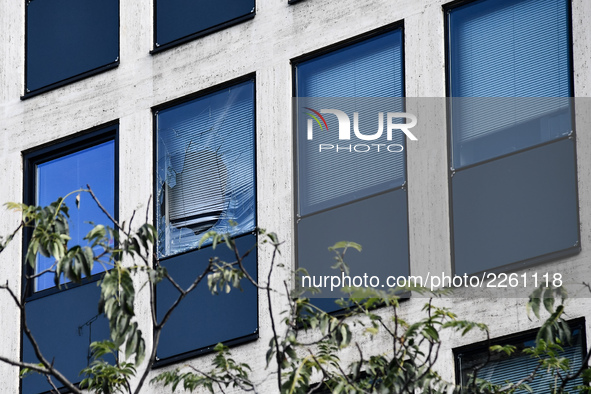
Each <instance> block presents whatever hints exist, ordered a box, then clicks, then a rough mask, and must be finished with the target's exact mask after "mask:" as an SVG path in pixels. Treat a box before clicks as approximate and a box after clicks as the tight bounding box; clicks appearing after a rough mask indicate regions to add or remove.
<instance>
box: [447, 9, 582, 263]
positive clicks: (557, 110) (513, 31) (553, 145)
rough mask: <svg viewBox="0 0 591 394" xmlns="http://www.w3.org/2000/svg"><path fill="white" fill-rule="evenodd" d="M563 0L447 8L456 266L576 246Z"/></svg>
mask: <svg viewBox="0 0 591 394" xmlns="http://www.w3.org/2000/svg"><path fill="white" fill-rule="evenodd" d="M569 7H570V1H568V0H541V1H537V0H518V1H508V0H502V1H499V0H478V1H474V2H470V3H468V4H463V5H461V6H458V7H454V8H450V9H448V10H447V26H448V70H449V74H448V89H449V94H450V96H452V98H451V99H450V107H449V108H450V111H449V113H450V117H451V137H450V144H451V158H450V161H451V163H450V167H451V171H450V175H451V181H450V182H451V189H452V190H451V191H452V193H451V194H452V233H453V254H454V264H455V272H456V273H457V274H464V273H468V274H472V273H477V272H482V271H485V270H491V269H503V268H501V267H504V268H507V267H508V266H514V267H515V264H518V263H519V264H520V266H522V265H529V264H534V263H535V262H538V261H540V260H549V259H552V258H556V257H560V256H562V255H564V254H572V253H576V252H578V250H579V232H578V227H579V225H578V205H577V204H578V202H577V201H578V200H577V185H576V163H575V138H574V124H573V121H572V115H571V114H572V105H571V101H570V98H569V97H570V96H572V71H571V44H570V27H569V26H570V22H569V21H570V9H569Z"/></svg>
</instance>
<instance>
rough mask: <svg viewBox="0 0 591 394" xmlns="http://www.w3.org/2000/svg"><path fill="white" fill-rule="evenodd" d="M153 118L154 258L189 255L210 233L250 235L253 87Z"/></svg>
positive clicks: (210, 97) (252, 224)
mask: <svg viewBox="0 0 591 394" xmlns="http://www.w3.org/2000/svg"><path fill="white" fill-rule="evenodd" d="M156 116H157V130H158V147H157V149H158V191H157V192H158V196H157V197H158V204H157V211H158V223H157V225H158V253H159V256H160V257H166V256H171V255H174V254H178V253H181V252H184V251H187V250H191V249H195V248H196V247H197V244H198V243H199V240H200V239H201V237H202V234H203V233H205V232H206V231H209V230H215V231H217V232H218V233H230V234H231V235H233V236H237V235H240V234H244V233H247V232H250V231H252V230H254V227H255V192H254V83H253V82H252V81H249V82H245V83H242V84H239V85H236V86H234V87H231V88H229V89H224V90H221V91H219V92H215V93H212V94H209V95H207V96H204V97H200V98H198V99H195V100H191V101H189V102H186V103H183V104H180V105H176V106H174V107H170V108H166V109H164V110H161V111H159V112H158V113H157V115H156Z"/></svg>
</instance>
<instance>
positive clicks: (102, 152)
mask: <svg viewBox="0 0 591 394" xmlns="http://www.w3.org/2000/svg"><path fill="white" fill-rule="evenodd" d="M36 180H37V182H36V201H35V203H36V204H37V205H49V204H51V203H52V202H54V201H55V200H57V198H58V197H65V196H66V195H67V194H68V193H71V192H73V191H75V190H78V189H86V185H90V187H91V188H92V189H93V191H94V193H95V194H96V196H97V197H98V199H99V200H100V201H101V204H102V205H103V206H104V207H105V209H107V211H109V213H110V214H111V215H114V214H115V141H113V140H111V141H107V142H104V143H102V144H99V145H95V146H92V147H90V148H86V149H83V150H80V151H77V152H74V153H71V154H69V155H65V156H62V157H59V158H56V159H53V160H50V161H47V162H44V163H39V164H37V165H36ZM77 194H78V193H76V194H72V195H70V196H69V197H67V198H66V200H65V202H66V204H67V205H68V207H69V208H70V210H69V213H70V222H69V223H70V236H71V237H72V239H71V240H70V241H69V244H70V245H84V244H86V241H83V238H84V236H85V235H86V234H87V233H88V231H90V230H91V229H92V227H93V225H92V224H90V223H89V222H94V223H95V224H101V223H103V224H108V223H109V219H108V217H107V216H106V215H105V214H104V213H103V212H102V211H101V210H100V208H98V207H97V205H96V204H95V202H94V201H93V200H92V197H91V196H90V195H89V194H88V193H80V208H79V209H77V208H76V202H75V199H76V195H77ZM52 264H53V261H52V260H50V259H49V258H44V257H40V258H39V260H38V263H37V272H41V271H43V270H45V269H47V268H49V267H50V266H51V265H52ZM103 270H104V267H103V266H102V265H100V264H95V265H94V267H93V273H98V272H101V271H103ZM53 278H54V276H53V274H52V273H47V274H44V275H42V276H40V277H38V278H37V280H36V286H35V289H36V290H43V289H47V288H49V287H52V286H54V279H53Z"/></svg>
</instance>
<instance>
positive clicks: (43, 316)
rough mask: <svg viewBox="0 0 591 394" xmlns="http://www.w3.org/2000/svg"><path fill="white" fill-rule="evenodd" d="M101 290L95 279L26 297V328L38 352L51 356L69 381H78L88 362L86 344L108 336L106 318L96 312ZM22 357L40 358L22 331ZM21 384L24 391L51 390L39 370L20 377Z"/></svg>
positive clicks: (32, 360)
mask: <svg viewBox="0 0 591 394" xmlns="http://www.w3.org/2000/svg"><path fill="white" fill-rule="evenodd" d="M100 291H101V289H100V287H97V286H96V283H90V284H87V285H85V286H77V287H75V288H72V289H69V290H67V291H61V292H58V293H55V294H52V295H51V296H48V297H43V298H38V299H35V300H32V301H27V318H28V324H29V328H30V329H31V331H32V332H33V335H34V336H35V339H36V340H37V343H38V344H39V346H40V348H41V352H42V353H43V354H44V355H45V356H46V357H48V358H49V359H50V360H53V363H54V366H55V367H56V368H57V369H58V370H59V371H60V372H61V373H63V374H64V375H65V377H66V378H68V379H69V380H70V381H71V382H79V381H80V380H81V377H80V376H79V375H78V374H79V373H80V371H81V370H82V369H83V368H85V367H87V366H88V365H89V363H90V359H89V350H88V345H89V344H90V343H91V342H94V341H102V340H105V339H109V337H110V334H109V321H108V320H107V319H106V318H105V317H104V316H103V315H97V309H96V305H97V302H98V300H99V297H100ZM23 361H25V362H29V363H34V364H36V363H38V362H39V361H38V360H37V357H36V356H35V352H34V351H33V347H32V346H31V344H30V342H29V340H28V339H27V338H26V337H25V335H24V334H23ZM112 361H113V360H112ZM54 382H55V383H56V385H57V386H58V387H60V386H61V384H60V383H59V382H57V381H55V380H54ZM22 387H23V390H22V392H23V393H27V394H30V393H40V392H45V391H49V390H51V386H50V385H49V383H48V382H47V380H46V379H45V377H44V376H42V375H39V374H31V375H29V376H27V377H26V378H25V379H23V381H22Z"/></svg>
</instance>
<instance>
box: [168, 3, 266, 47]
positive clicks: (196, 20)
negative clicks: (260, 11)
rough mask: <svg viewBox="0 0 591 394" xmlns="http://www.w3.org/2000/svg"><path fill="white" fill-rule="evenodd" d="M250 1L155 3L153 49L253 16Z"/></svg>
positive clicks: (252, 6)
mask: <svg viewBox="0 0 591 394" xmlns="http://www.w3.org/2000/svg"><path fill="white" fill-rule="evenodd" d="M254 6H255V5H254V0H200V1H194V0H158V1H156V47H158V46H161V45H165V44H169V43H171V42H174V41H176V40H180V39H182V38H185V37H190V36H192V35H196V34H199V33H206V32H208V31H210V30H213V29H216V28H220V27H222V26H225V25H227V24H230V23H233V22H238V21H240V20H242V19H244V18H246V17H249V16H252V15H254V11H255V10H254Z"/></svg>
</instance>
